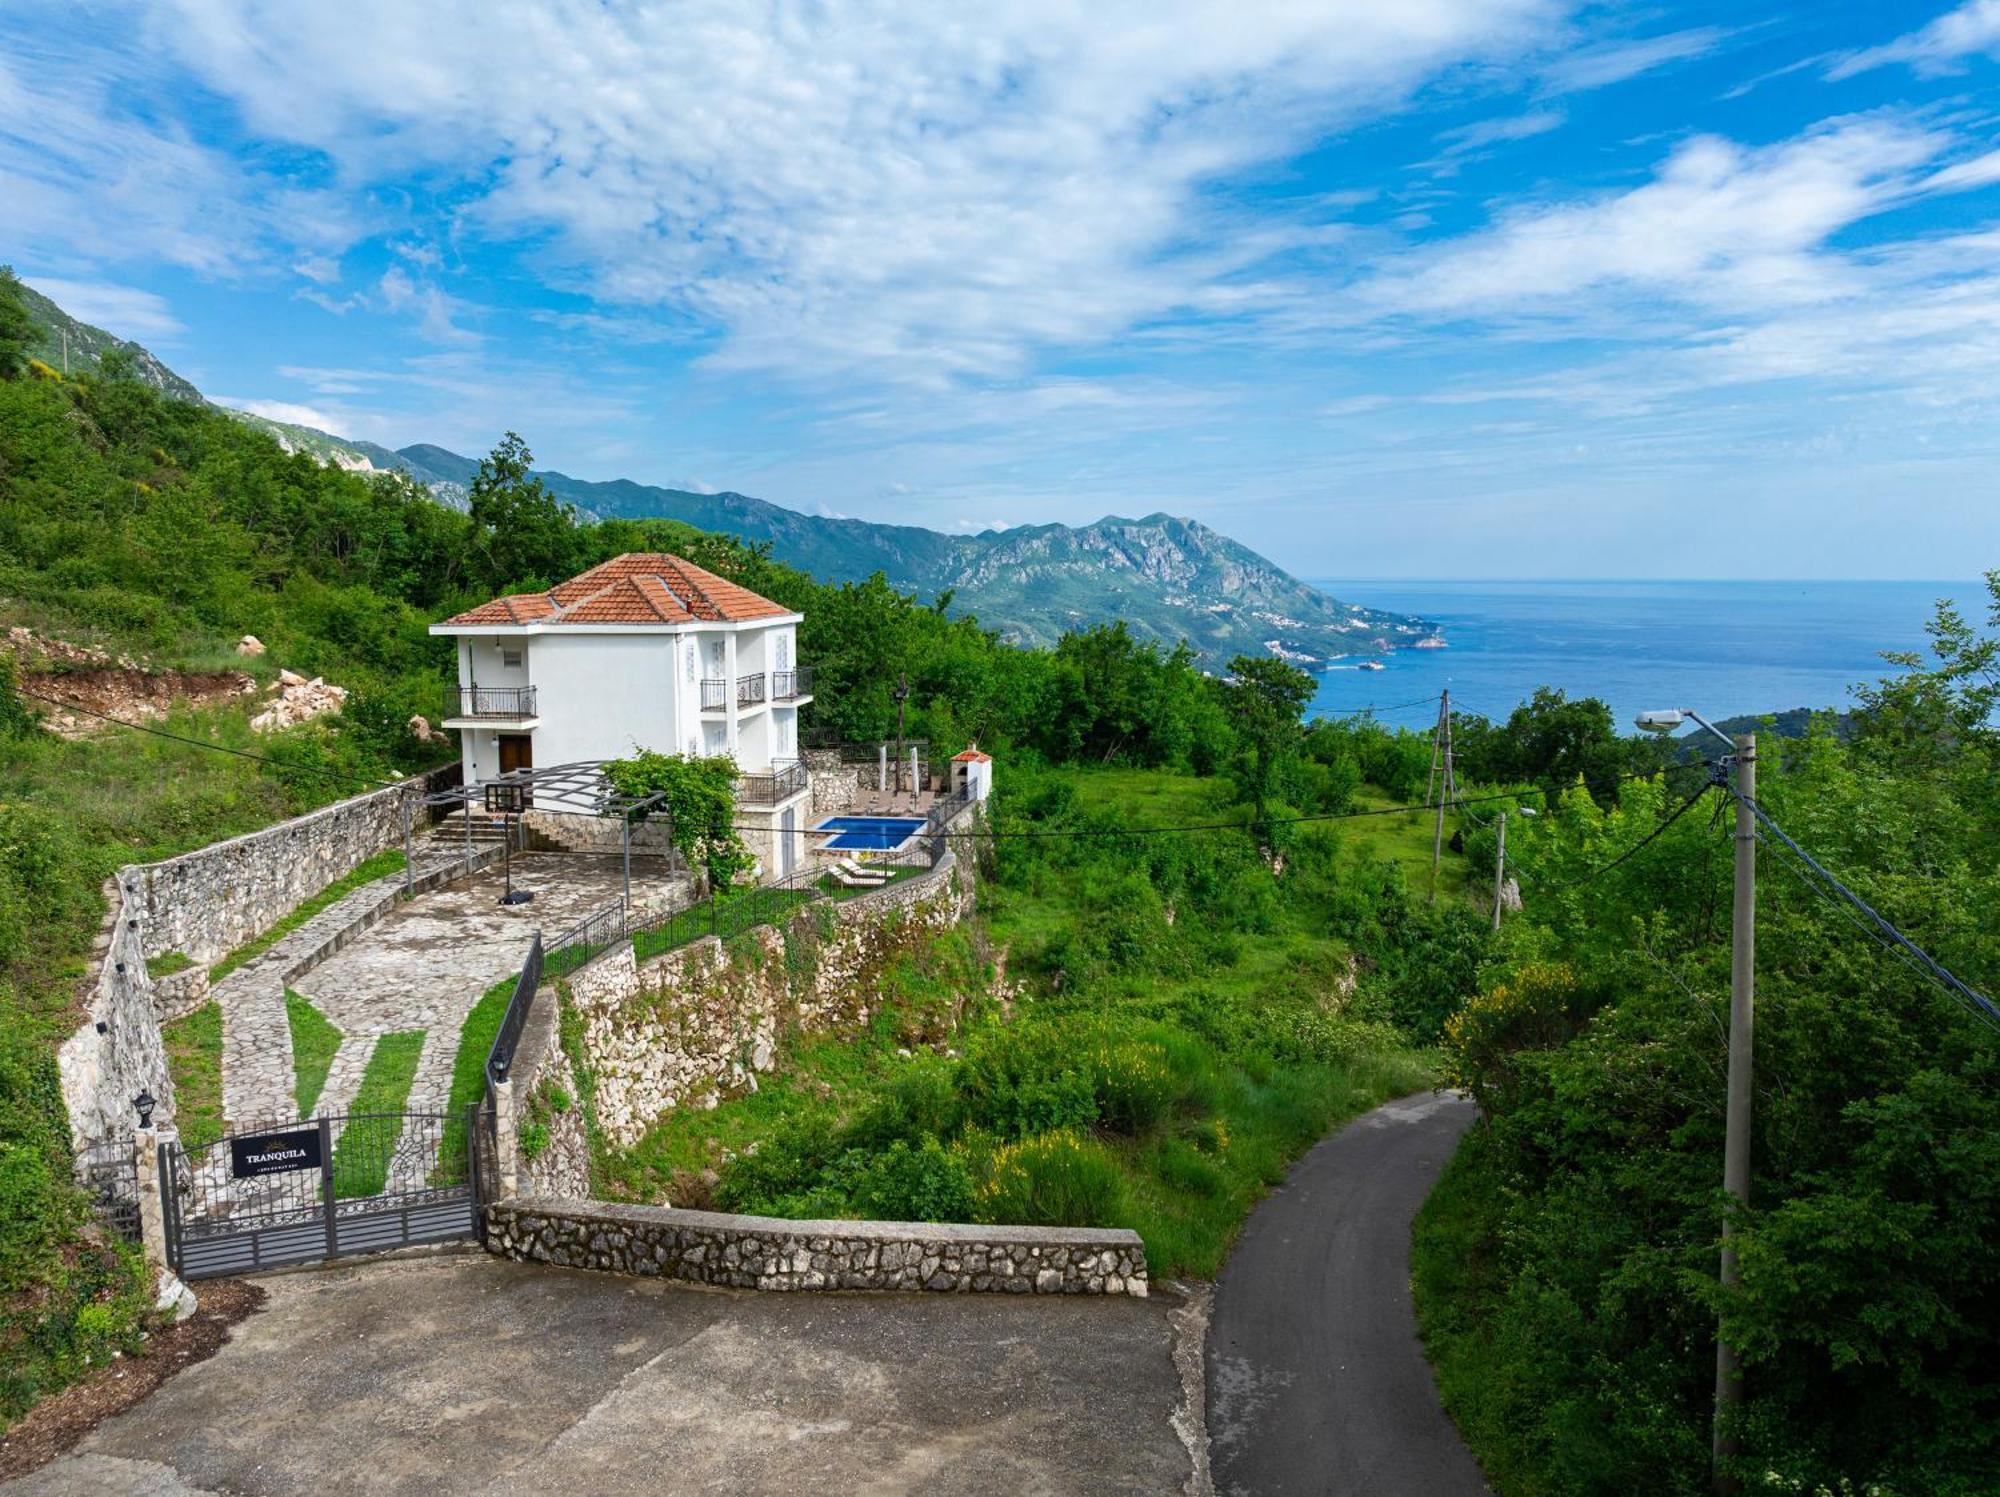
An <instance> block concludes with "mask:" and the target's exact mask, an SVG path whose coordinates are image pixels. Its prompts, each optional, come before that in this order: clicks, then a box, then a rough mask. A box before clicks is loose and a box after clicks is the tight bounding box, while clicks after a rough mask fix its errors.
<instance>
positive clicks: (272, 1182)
mask: <svg viewBox="0 0 2000 1497" xmlns="http://www.w3.org/2000/svg"><path fill="white" fill-rule="evenodd" d="M482 1126H483V1120H482V1119H480V1118H479V1117H478V1109H476V1108H467V1109H466V1110H465V1111H464V1112H462V1113H453V1114H447V1113H432V1112H390V1113H354V1114H350V1115H348V1116H345V1117H323V1118H313V1119H311V1120H309V1121H306V1122H301V1123H291V1124H285V1125H282V1126H280V1127H276V1128H264V1129H259V1130H257V1131H256V1132H251V1133H236V1134H231V1135H229V1136H228V1137H226V1138H222V1139H218V1140H217V1141H216V1142H215V1143H212V1144H209V1145H208V1146H206V1147H205V1148H201V1149H196V1150H193V1151H190V1152H183V1151H182V1150H181V1149H179V1148H178V1147H177V1146H175V1145H173V1144H162V1145H161V1146H160V1187H161V1189H160V1194H161V1197H162V1199H163V1200H164V1202H165V1203H166V1212H165V1216H166V1229H167V1256H168V1259H169V1261H170V1262H171V1263H172V1264H173V1266H174V1271H175V1272H176V1273H178V1274H179V1275H180V1276H181V1277H182V1278H184V1279H207V1278H214V1277H216V1276H218V1275H221V1274H237V1273H253V1272H255V1271H256V1270H258V1269H261V1268H276V1267H279V1266H280V1265H282V1264H287V1263H311V1262H319V1261H324V1260H328V1259H333V1258H344V1257H349V1256H351V1255H353V1254H356V1253H380V1252H387V1251H389V1250H391V1249H394V1248H400V1247H413V1246H416V1245H418V1244H420V1243H430V1242H449V1241H451V1240H453V1239H454V1238H461V1237H474V1236H477V1235H478V1232H479V1221H480V1218H479V1203H480V1199H481V1194H482V1193H481V1190H480V1181H479V1172H480V1164H481V1160H480V1156H481V1153H482V1152H483V1148H484V1145H485V1143H486V1142H487V1140H486V1139H485V1138H484V1137H482V1136H481V1128H482Z"/></svg>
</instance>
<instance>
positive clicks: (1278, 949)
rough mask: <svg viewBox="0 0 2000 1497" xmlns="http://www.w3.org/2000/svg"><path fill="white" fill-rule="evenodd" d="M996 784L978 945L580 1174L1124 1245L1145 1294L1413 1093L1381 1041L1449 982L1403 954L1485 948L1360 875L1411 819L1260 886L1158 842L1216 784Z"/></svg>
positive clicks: (1232, 857) (798, 948)
mask: <svg viewBox="0 0 2000 1497" xmlns="http://www.w3.org/2000/svg"><path fill="white" fill-rule="evenodd" d="M1292 721H1293V726H1294V728H1296V726H1297V721H1296V711H1294V713H1293V720H1292ZM1352 736H1354V737H1356V738H1360V737H1362V736H1364V735H1362V734H1360V733H1354V734H1353V735H1352ZM1376 736H1380V737H1386V736H1387V735H1382V734H1380V730H1376ZM1007 770H1008V774H1007V782H1006V787H1005V788H1004V789H1003V790H1002V791H1001V793H1000V795H999V797H998V799H997V801H996V803H995V807H994V814H993V818H992V827H993V830H994V831H995V832H996V833H998V834H999V835H997V836H996V837H995V838H993V839H992V840H991V844H990V846H989V847H986V848H984V849H983V850H981V851H980V852H979V853H978V854H977V856H979V857H981V859H982V861H983V862H984V863H985V865H986V867H985V877H984V879H983V882H982V884H981V890H980V900H981V909H982V918H981V920H980V922H979V923H978V925H977V926H976V927H973V928H970V929H967V930H962V931H960V932H957V933H955V934H954V935H952V936H951V937H948V938H946V939H943V940H938V941H935V942H933V943H931V944H930V945H928V946H927V947H925V948H923V949H921V950H918V951H916V952H913V953H911V954H910V955H908V956H906V957H904V958H902V959H901V961H900V963H899V965H898V966H897V967H896V968H895V969H894V970H893V972H892V974H891V976H890V979H889V980H888V981H887V982H886V983H885V984H884V985H883V990H882V995H881V996H882V1003H881V1006H880V1007H879V1009H878V1010H877V1011H876V1012H875V1013H874V1014H873V1015H872V1016H871V1026H870V1029H869V1030H868V1032H867V1033H866V1034H864V1035H863V1036H862V1037H860V1038H859V1039H858V1040H853V1041H850V1040H845V1039H839V1038H831V1037H811V1036H791V1037H789V1039H788V1040H787V1042H786V1052H785V1053H784V1054H783V1055H782V1056H781V1058H780V1065H779V1067H778V1069H777V1071H776V1072H775V1073H774V1074H773V1075H771V1076H769V1077H766V1078H764V1079H763V1081H762V1084H761V1086H760V1089H759V1090H758V1091H756V1092H754V1093H751V1094H749V1095H747V1096H743V1097H740V1098H736V1099H734V1100H731V1101H727V1102H725V1103H723V1104H722V1105H721V1106H720V1107H718V1108H716V1109H714V1110H712V1111H707V1110H702V1109H698V1108H688V1109H684V1110H681V1111H678V1112H675V1113H673V1114H670V1115H669V1116H668V1117H667V1118H665V1119H663V1120H662V1121H661V1122H660V1124H659V1125H658V1126H657V1127H655V1128H654V1129H653V1130H652V1132H651V1133H650V1134H649V1135H648V1136H647V1137H646V1138H644V1139H643V1140H641V1141H640V1143H639V1144H637V1145H636V1146H635V1147H633V1148H632V1149H630V1150H627V1151H624V1152H622V1153H617V1154H609V1155H603V1156H601V1157H600V1159H599V1160H598V1169H599V1173H600V1178H601V1180H602V1182H603V1184H604V1185H605V1186H606V1187H608V1188H610V1189H612V1190H614V1191H616V1192H617V1193H620V1194H624V1195H629V1196H634V1197H638V1198H658V1197H660V1196H663V1195H664V1196H665V1197H667V1198H668V1199H671V1200H674V1201H676V1202H679V1203H681V1204H697V1205H699V1204H705V1203H708V1202H713V1203H715V1204H718V1205H721V1206H723V1207H726V1208H728V1209H735V1210H749V1211H757V1212H769V1213H776V1214H780V1215H792V1216H827V1215H832V1216H877V1217H892V1218H895V1217H904V1218H907V1217H916V1218H928V1219H933V1220H940V1219H942V1220H949V1219H972V1220H981V1221H1026V1222H1037V1223H1045V1224H1052V1225H1061V1224H1070V1225H1080V1224H1115V1225H1124V1226H1130V1227H1132V1228H1134V1229H1135V1230H1137V1231H1138V1232H1139V1233H1140V1234H1141V1236H1142V1237H1144V1239H1145V1241H1146V1246H1147V1252H1148V1257H1149V1260H1150V1263H1151V1266H1152V1269H1153V1271H1154V1272H1155V1273H1156V1274H1162V1275H1165V1274H1190V1273H1191V1274H1203V1275H1206V1274H1212V1273H1214V1272H1215V1270H1216V1269H1217V1268H1218V1267H1219V1266H1220V1263H1221V1261H1222V1256H1223V1254H1224V1252H1225V1251H1226V1249H1227V1247H1228V1244H1229V1241H1230V1239H1231V1237H1232V1236H1233V1235H1234V1232H1235V1230H1236V1227H1237V1226H1238V1224H1239V1223H1240V1222H1241V1220H1242V1218H1243V1215H1244V1213H1245V1212H1246V1211H1247V1210H1248V1208H1249V1206H1250V1205H1251V1204H1252V1203H1253V1202H1254V1201H1255V1200H1256V1198H1257V1197H1258V1196H1259V1195H1261V1194H1262V1192H1263V1190H1264V1188H1265V1187H1266V1186H1268V1185H1270V1184H1272V1183H1274V1182H1275V1181H1277V1180H1278V1179H1280V1178H1281V1177H1282V1176H1283V1173H1284V1171H1285V1169H1286V1167H1287V1165H1288V1164H1289V1163H1290V1161H1291V1160H1292V1159H1293V1158H1295V1157H1296V1156H1297V1154H1298V1153H1299V1152H1300V1150H1302V1149H1303V1148H1305V1147H1306V1146H1307V1145H1308V1144H1310V1143H1311V1142H1312V1141H1313V1140H1315V1139H1317V1138H1319V1137H1320V1136H1321V1135H1322V1134H1323V1133H1324V1132H1325V1131H1326V1129H1327V1128H1328V1127H1329V1126H1331V1125H1332V1124H1333V1123H1334V1122H1336V1121H1338V1120H1340V1119H1341V1118H1344V1117H1347V1116H1351V1115H1352V1114H1354V1113H1356V1112H1358V1111H1360V1110H1362V1109H1364V1108H1366V1107H1368V1106H1371V1105H1373V1104H1374V1103H1376V1102H1378V1101H1381V1100H1383V1099H1385V1098H1387V1097H1390V1096H1394V1095H1398V1094H1400V1093H1403V1092H1407V1091H1410V1090H1412V1089H1414V1088H1417V1087H1419V1086H1422V1085H1423V1084H1425V1082H1426V1081H1427V1080H1428V1079H1429V1076H1430V1065H1429V1062H1428V1061H1427V1060H1426V1059H1425V1058H1424V1057H1423V1056H1422V1055H1421V1054H1419V1053H1418V1052H1417V1050H1416V1049H1415V1048H1414V1047H1413V1046H1412V1044H1411V1042H1410V1039H1409V1037H1408V1033H1407V1031H1406V1029H1405V1028H1404V1027H1401V1026H1403V1025H1404V1024H1406V1023H1407V1022H1408V1021H1409V1020H1410V1019H1411V1018H1412V1017H1414V1018H1415V1019H1416V1024H1415V1025H1414V1026H1412V1027H1417V1028H1421V1027H1423V1026H1424V1025H1426V1024H1430V1022H1431V1021H1430V1020H1429V1017H1428V1016H1429V1015H1431V1014H1433V1013H1435V1012H1439V1011H1442V1010H1446V1009H1448V1008H1449V1007H1450V1006H1452V1005H1453V1004H1454V1003H1455V1002H1456V1001H1459V1000H1460V999H1462V997H1463V992H1464V985H1465V984H1466V983H1468V982H1469V976H1470V972H1469V968H1467V969H1466V970H1464V971H1456V970H1453V969H1452V968H1451V967H1450V966H1449V965H1448V964H1439V963H1436V962H1435V961H1433V960H1432V959H1431V953H1432V951H1433V948H1434V947H1449V946H1451V945H1452V944H1453V942H1454V940H1455V936H1454V935H1452V934H1447V933H1448V932H1452V933H1455V932H1461V931H1463V932H1465V933H1467V934H1469V937H1470V940H1471V944H1472V947H1473V949H1474V950H1477V948H1478V946H1479V943H1480V939H1481V935H1482V933H1483V930H1484V926H1483V925H1482V924H1481V922H1480V921H1478V920H1477V919H1476V918H1470V917H1468V916H1467V915H1466V914H1465V912H1464V911H1463V910H1461V909H1459V908H1458V907H1456V906H1451V907H1447V908H1442V909H1440V910H1439V911H1437V912H1431V911H1429V910H1428V909H1427V908H1425V907H1424V906H1422V905H1421V904H1416V905H1413V904H1412V901H1411V900H1410V898H1409V893H1408V890H1407V888H1406V885H1405V881H1404V877H1403V873H1402V871H1401V866H1400V865H1399V863H1398V862H1397V861H1392V860H1391V858H1390V857H1388V856H1385V853H1388V852H1392V851H1393V852H1395V853H1399V854H1400V855H1401V857H1402V858H1403V859H1407V860H1410V861H1414V862H1417V863H1419V864H1425V863H1427V861H1428V855H1429V830H1428V824H1427V822H1425V821H1424V820H1423V819H1422V818H1421V817H1417V816H1396V817H1386V818H1383V819H1382V821H1381V822H1380V823H1373V822H1371V823H1369V824H1368V825H1369V834H1368V836H1367V837H1365V838H1356V839H1354V840H1352V841H1349V840H1346V839H1344V838H1343V837H1342V836H1341V835H1340V834H1338V833H1336V832H1335V831H1333V830H1331V829H1328V828H1324V827H1315V828H1310V829H1303V830H1300V831H1299V832H1298V833H1296V835H1295V836H1294V837H1293V838H1292V840H1291V843H1290V847H1289V850H1288V853H1287V855H1286V858H1285V861H1284V866H1283V868H1282V871H1281V872H1280V871H1274V867H1273V863H1272V860H1271V859H1270V857H1269V856H1267V855H1266V854H1265V853H1264V852H1262V851H1260V849H1259V848H1258V846H1257V843H1256V841H1255V840H1254V839H1253V838H1252V837H1251V836H1250V835H1248V834H1246V833H1244V832H1241V831H1230V832H1226V833H1223V834H1200V833H1185V832H1173V831H1169V830H1166V829H1168V828H1173V827H1179V826H1185V825H1188V824H1201V823H1210V822H1215V821H1217V820H1223V821H1230V820H1240V819H1242V805H1241V802H1240V801H1239V798H1238V797H1239V794H1240V791H1239V788H1238V787H1237V786H1236V785H1235V784H1233V783H1232V782H1230V781H1228V780H1226V779H1217V778H1202V777H1197V776H1192V775H1186V774H1173V773H1169V772H1165V771H1157V770H1134V769H1115V768H1113V769H1107V768H1099V767H1045V768H1037V767H1036V766H1035V765H1034V763H1033V761H1032V760H1031V759H1030V758H1028V757H1026V756H1022V757H1019V758H1016V759H1014V760H1011V761H1010V762H1009V764H1008V766H1007ZM1029 830H1032V831H1034V832H1035V833H1037V834H1038V835H1036V836H1034V837H1032V838H1030V837H1016V836H1013V835H1011V834H1013V833H1018V832H1024V831H1029ZM1384 833H1386V834H1387V837H1388V838H1389V839H1391V840H1392V842H1393V843H1395V844H1399V845H1395V846H1393V847H1392V846H1384V845H1383V844H1382V842H1381V841H1380V840H1379V839H1381V838H1382V836H1383V835H1384ZM967 855H968V856H971V855H974V854H973V853H972V852H971V851H970V850H968V852H967ZM788 940H789V941H790V943H791V945H790V947H789V948H788V951H789V954H788V960H795V961H802V962H809V961H811V960H812V943H811V931H810V930H809V929H806V930H800V929H798V928H795V929H794V930H793V932H792V933H791V934H790V935H789V936H788ZM1363 948H1365V949H1367V950H1369V951H1370V952H1372V953H1373V957H1372V959H1371V960H1370V961H1369V962H1368V963H1366V964H1365V965H1357V964H1356V963H1355V962H1354V961H1353V960H1352V958H1353V954H1354V953H1355V952H1356V951H1357V950H1359V949H1363ZM1003 969H1004V970H1003ZM1431 1027H1433V1028H1434V1027H1435V1026H1434V1025H1431ZM586 1090H587V1088H586Z"/></svg>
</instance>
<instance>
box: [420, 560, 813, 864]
mask: <svg viewBox="0 0 2000 1497" xmlns="http://www.w3.org/2000/svg"><path fill="white" fill-rule="evenodd" d="M802 619H803V615H801V614H797V613H793V612H791V611H790V610H789V609H787V608H785V607H784V606H783V605H781V604H778V603H773V602H772V601H771V600H770V599H769V598H762V597H759V596H758V595H757V594H756V593H753V592H751V591H750V590H749V589H748V588H744V587H739V586H737V585H736V584H735V583H733V582H730V581H729V580H727V579H726V578H722V577H718V576H716V575H715V573H713V572H710V571H706V570H704V569H703V568H701V567H698V566H696V565H694V564H693V563H692V562H689V561H685V560H683V559H682V558H680V557H678V556H671V555H668V554H667V553H665V552H659V551H654V552H630V553H627V554H626V555H624V556H617V557H613V558H612V559H611V560H610V561H607V562H604V563H602V564H601V565H598V566H594V567H592V568H591V569H590V570H589V571H587V572H583V573H581V574H579V575H578V576H575V577H572V578H570V579H569V581H567V582H563V583H559V584H558V585H557V586H555V587H552V588H550V589H549V590H548V591H547V592H544V593H512V594H509V595H508V596H506V597H501V598H495V599H493V600H492V601H491V602H488V603H482V604H480V605H479V606H478V607H477V608H474V609H471V610H470V611H468V612H466V613H461V614H459V615H458V616H457V617H455V618H449V619H446V620H445V621H444V622H443V623H441V624H433V625H432V626H431V633H433V634H441V635H449V636H452V637H454V638H456V639H457V641H458V701H457V703H456V704H455V708H454V710H453V711H452V712H451V713H450V714H449V715H448V716H447V717H446V718H445V719H444V726H445V727H447V728H456V729H458V730H459V742H460V745H461V747H460V753H461V756H462V759H463V763H464V768H465V782H466V784H468V785H475V784H478V783H480V782H482V781H484V780H489V779H492V778H494V777H496V776H498V775H501V774H505V773H507V772H508V771H510V770H514V769H529V768H534V767H535V766H537V765H539V766H541V767H542V768H545V769H546V768H554V767H555V766H557V765H561V764H574V763H579V762H583V761H587V760H597V759H617V758H623V757H626V756H627V755H630V754H631V753H633V752H634V751H635V750H638V749H654V750H657V751H658V752H660V753H685V754H725V753H726V754H729V755H731V756H733V757H734V758H735V760H736V763H737V766H738V768H739V769H741V771H742V777H741V778H740V779H739V780H738V782H737V799H738V803H739V806H740V808H741V810H740V812H739V815H740V817H741V819H742V821H743V822H745V823H747V824H749V825H751V826H755V827H763V826H768V828H769V831H768V834H766V835H764V836H756V835H750V836H746V838H745V841H746V842H748V843H750V844H751V847H752V850H753V851H754V852H756V853H757V854H758V855H759V856H760V857H761V858H762V859H763V860H764V864H765V874H766V876H767V877H776V876H780V875H782V874H785V873H789V872H790V871H791V870H792V869H793V868H794V867H796V866H797V865H798V864H799V863H800V862H801V861H802V860H803V857H804V841H805V838H804V835H803V833H804V830H805V822H806V817H807V807H806V800H807V797H808V795H809V793H810V790H811V783H810V779H809V776H808V775H807V772H806V767H805V765H804V763H803V762H802V761H801V760H800V757H799V723H798V717H799V708H800V706H802V705H803V704H804V703H806V702H808V701H810V700H811V699H812V675H811V671H810V668H808V667H805V666H802V665H800V664H799V661H798V643H797V640H798V635H797V630H798V625H799V624H800V622H801V621H802Z"/></svg>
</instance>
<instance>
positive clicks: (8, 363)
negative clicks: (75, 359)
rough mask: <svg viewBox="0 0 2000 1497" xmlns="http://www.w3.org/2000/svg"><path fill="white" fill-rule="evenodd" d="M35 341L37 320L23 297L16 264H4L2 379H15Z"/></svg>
mask: <svg viewBox="0 0 2000 1497" xmlns="http://www.w3.org/2000/svg"><path fill="white" fill-rule="evenodd" d="M34 342H35V321H34V319H33V318H32V317H30V316H29V315H28V308H27V306H26V305H25V304H24V303H23V302H22V300H21V283H20V281H19V280H18V279H16V278H15V275H14V270H13V267H12V266H8V265H0V379H12V378H13V377H14V376H15V375H17V374H19V373H20V372H21V371H22V370H23V369H26V368H27V367H28V350H29V349H30V348H31V347H33V346H34Z"/></svg>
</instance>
